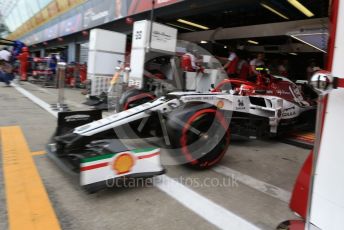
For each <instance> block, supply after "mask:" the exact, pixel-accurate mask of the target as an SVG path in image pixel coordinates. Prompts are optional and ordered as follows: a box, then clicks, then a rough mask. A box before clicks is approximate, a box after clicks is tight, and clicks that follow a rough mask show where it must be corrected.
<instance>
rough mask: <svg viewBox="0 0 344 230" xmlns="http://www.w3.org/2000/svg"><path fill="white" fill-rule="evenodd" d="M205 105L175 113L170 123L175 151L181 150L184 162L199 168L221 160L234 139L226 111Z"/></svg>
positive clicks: (207, 166)
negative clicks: (232, 138) (231, 138)
mask: <svg viewBox="0 0 344 230" xmlns="http://www.w3.org/2000/svg"><path fill="white" fill-rule="evenodd" d="M197 107H199V106H197ZM201 107H203V108H201V109H198V110H196V111H195V109H194V108H193V107H191V108H186V109H185V108H184V109H183V110H182V111H180V112H175V113H172V114H171V115H170V116H169V117H170V119H169V121H168V123H167V127H168V132H169V137H170V139H171V145H172V147H173V150H172V151H174V152H178V153H180V160H181V161H184V162H182V163H185V165H186V166H188V167H191V168H195V169H206V168H210V167H212V166H213V165H215V164H217V163H218V162H219V161H220V160H221V159H222V158H223V156H224V155H225V153H226V151H227V149H228V146H229V142H230V131H229V124H228V122H227V121H226V119H225V117H224V115H223V113H222V112H221V111H219V110H217V109H216V108H214V107H209V106H207V105H201Z"/></svg>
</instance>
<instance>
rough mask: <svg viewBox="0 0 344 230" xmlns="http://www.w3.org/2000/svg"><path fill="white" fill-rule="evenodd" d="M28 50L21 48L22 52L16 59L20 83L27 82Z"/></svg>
mask: <svg viewBox="0 0 344 230" xmlns="http://www.w3.org/2000/svg"><path fill="white" fill-rule="evenodd" d="M29 56H30V54H29V48H28V47H26V46H24V47H23V48H22V52H21V53H20V54H19V55H18V56H17V59H18V60H19V64H20V65H19V74H20V80H21V81H27V70H28V66H29V62H28V60H29Z"/></svg>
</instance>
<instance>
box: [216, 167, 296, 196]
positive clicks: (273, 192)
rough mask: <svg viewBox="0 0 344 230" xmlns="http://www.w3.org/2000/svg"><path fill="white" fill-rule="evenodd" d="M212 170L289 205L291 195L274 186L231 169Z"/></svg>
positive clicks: (217, 168) (219, 168)
mask: <svg viewBox="0 0 344 230" xmlns="http://www.w3.org/2000/svg"><path fill="white" fill-rule="evenodd" d="M212 170H213V171H215V172H217V173H219V174H222V175H224V176H228V177H234V178H235V179H236V180H238V181H240V182H241V183H243V184H245V185H247V186H249V187H251V188H254V189H256V190H258V191H260V192H262V193H265V194H267V195H269V196H272V197H275V198H277V199H279V200H281V201H284V202H286V203H289V200H290V197H291V193H290V192H288V191H285V190H284V189H281V188H279V187H276V186H274V185H271V184H268V183H265V182H263V181H260V180H257V179H255V178H253V177H251V176H248V175H245V174H243V173H241V172H238V171H236V170H234V169H231V168H228V167H225V166H222V165H218V166H215V167H213V168H212Z"/></svg>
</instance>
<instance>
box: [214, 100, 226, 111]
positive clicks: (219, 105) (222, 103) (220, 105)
mask: <svg viewBox="0 0 344 230" xmlns="http://www.w3.org/2000/svg"><path fill="white" fill-rule="evenodd" d="M224 105H225V103H224V102H223V101H218V102H217V104H216V107H217V108H219V109H222V108H223V106H224Z"/></svg>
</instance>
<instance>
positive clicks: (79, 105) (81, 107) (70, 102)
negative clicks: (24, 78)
mask: <svg viewBox="0 0 344 230" xmlns="http://www.w3.org/2000/svg"><path fill="white" fill-rule="evenodd" d="M26 84H28V85H30V86H33V87H35V88H36V89H38V90H40V91H41V92H44V93H46V94H49V95H52V96H56V98H57V94H55V93H52V92H50V91H49V90H47V89H44V88H42V87H40V86H37V85H35V84H32V83H30V82H26ZM65 103H67V104H69V105H72V106H74V107H76V108H80V109H88V107H87V106H85V105H81V104H79V103H77V102H75V101H71V100H69V99H66V100H65Z"/></svg>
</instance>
